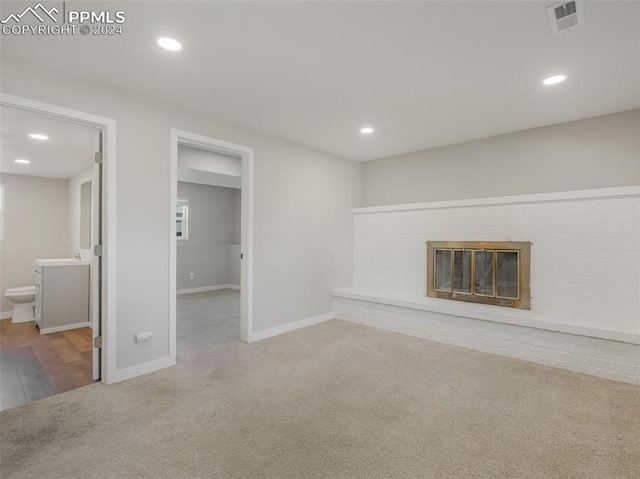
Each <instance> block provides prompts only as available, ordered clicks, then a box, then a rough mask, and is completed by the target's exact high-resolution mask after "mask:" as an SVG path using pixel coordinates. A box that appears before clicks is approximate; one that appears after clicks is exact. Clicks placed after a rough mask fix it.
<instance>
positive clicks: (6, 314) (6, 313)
mask: <svg viewBox="0 0 640 479" xmlns="http://www.w3.org/2000/svg"><path fill="white" fill-rule="evenodd" d="M11 316H13V311H4V312H2V313H0V319H9V318H10V317H11Z"/></svg>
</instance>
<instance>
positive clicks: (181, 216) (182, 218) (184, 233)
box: [176, 198, 189, 240]
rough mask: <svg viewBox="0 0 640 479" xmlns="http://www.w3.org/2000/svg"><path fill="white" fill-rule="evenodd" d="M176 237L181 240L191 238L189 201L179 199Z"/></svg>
mask: <svg viewBox="0 0 640 479" xmlns="http://www.w3.org/2000/svg"><path fill="white" fill-rule="evenodd" d="M176 237H177V238H178V239H179V240H180V239H182V240H186V239H188V238H189V200H188V199H187V198H178V203H177V205H176Z"/></svg>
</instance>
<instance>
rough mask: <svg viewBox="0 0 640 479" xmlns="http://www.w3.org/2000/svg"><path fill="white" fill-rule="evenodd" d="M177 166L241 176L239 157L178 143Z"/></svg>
mask: <svg viewBox="0 0 640 479" xmlns="http://www.w3.org/2000/svg"><path fill="white" fill-rule="evenodd" d="M178 167H182V168H189V169H191V170H199V171H208V172H210V173H219V174H221V175H228V176H242V161H240V158H238V157H235V156H230V155H223V154H222V153H216V152H214V151H207V150H202V149H200V148H192V147H190V146H185V145H178Z"/></svg>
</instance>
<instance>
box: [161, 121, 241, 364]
mask: <svg viewBox="0 0 640 479" xmlns="http://www.w3.org/2000/svg"><path fill="white" fill-rule="evenodd" d="M178 144H180V145H186V146H191V147H195V148H200V149H205V150H209V151H213V152H217V153H223V154H226V155H233V156H238V157H240V158H241V159H242V189H241V191H242V196H241V225H242V228H241V245H240V250H241V254H242V256H243V259H242V261H241V266H240V268H241V269H240V271H241V274H240V339H241V340H242V341H244V342H249V341H250V337H251V332H252V330H253V148H249V147H246V146H242V145H236V144H234V143H229V142H226V141H222V140H217V139H215V138H208V137H206V136H202V135H197V134H195V133H190V132H187V131H182V130H177V129H174V128H172V129H171V138H170V148H171V165H170V174H169V182H170V184H169V191H170V195H169V196H170V199H169V201H170V204H169V208H170V209H169V212H170V215H169V218H171V219H170V225H169V235H170V241H169V358H170V360H171V361H173V364H175V362H176V338H177V336H176V269H177V265H176V258H177V245H178V242H177V239H176V224H175V205H176V201H177V198H178Z"/></svg>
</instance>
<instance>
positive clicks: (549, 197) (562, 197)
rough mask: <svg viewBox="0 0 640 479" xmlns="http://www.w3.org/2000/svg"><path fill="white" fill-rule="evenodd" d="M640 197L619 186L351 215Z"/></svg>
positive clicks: (638, 188)
mask: <svg viewBox="0 0 640 479" xmlns="http://www.w3.org/2000/svg"><path fill="white" fill-rule="evenodd" d="M627 196H640V186H620V187H614V188H600V189H594V190H577V191H561V192H557V193H539V194H533V195H516V196H495V197H491V198H475V199H466V200H451V201H433V202H429V203H408V204H401V205H387V206H365V207H361V208H353V210H352V211H353V214H356V215H359V214H367V213H390V212H394V211H416V210H436V209H445V208H468V207H470V206H471V207H473V206H495V205H508V204H517V203H548V202H555V201H566V200H583V199H590V198H616V197H627Z"/></svg>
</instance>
